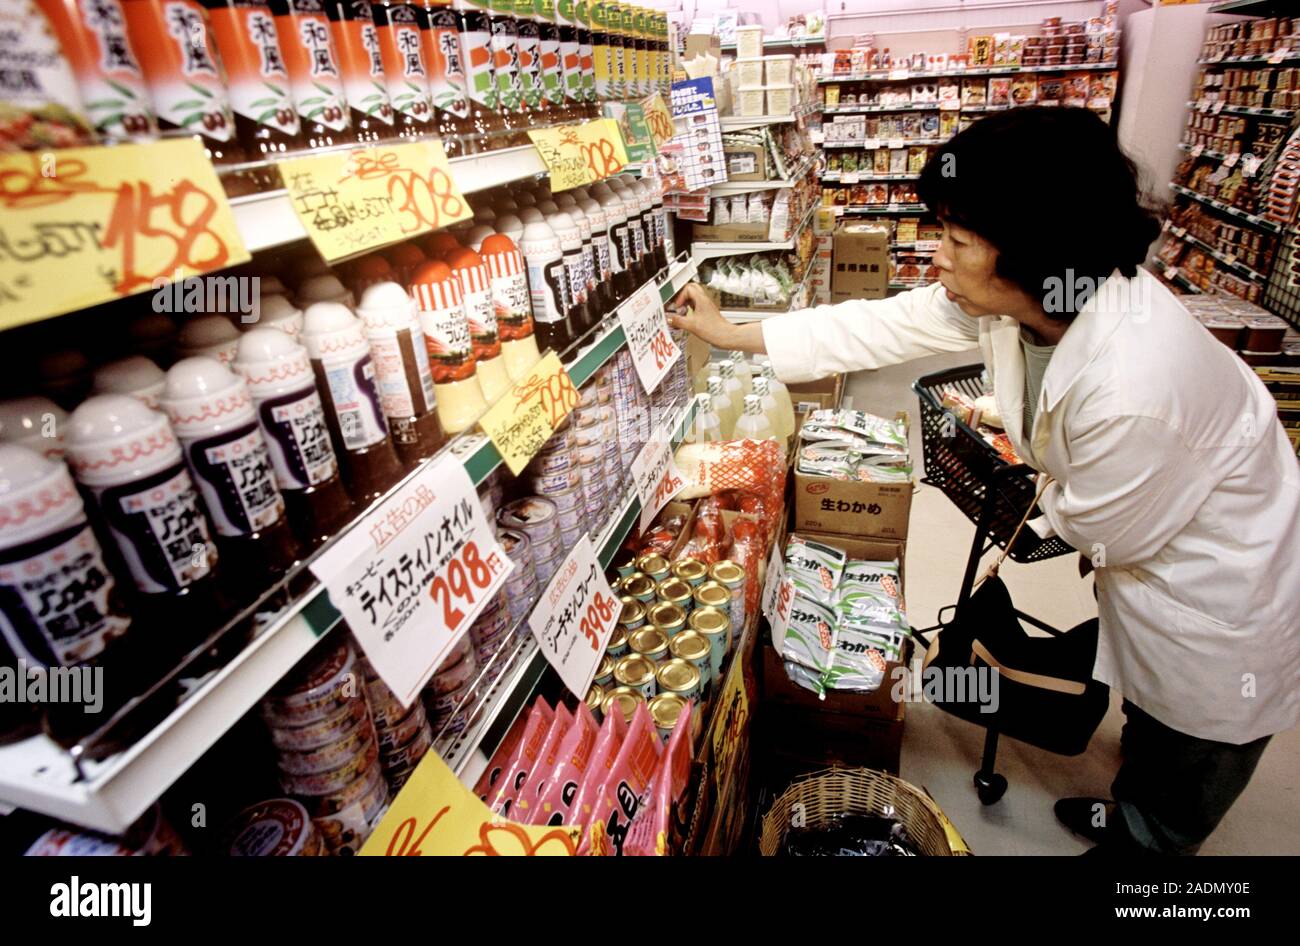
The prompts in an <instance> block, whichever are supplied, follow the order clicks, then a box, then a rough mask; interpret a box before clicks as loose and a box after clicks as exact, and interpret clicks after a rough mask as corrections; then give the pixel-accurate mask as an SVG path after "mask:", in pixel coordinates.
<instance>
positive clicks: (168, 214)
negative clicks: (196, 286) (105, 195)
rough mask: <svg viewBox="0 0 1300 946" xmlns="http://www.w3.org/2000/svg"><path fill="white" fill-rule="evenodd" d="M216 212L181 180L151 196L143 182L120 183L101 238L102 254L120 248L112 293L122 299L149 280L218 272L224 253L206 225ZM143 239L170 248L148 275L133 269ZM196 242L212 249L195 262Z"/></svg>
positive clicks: (212, 200) (213, 201) (211, 199)
mask: <svg viewBox="0 0 1300 946" xmlns="http://www.w3.org/2000/svg"><path fill="white" fill-rule="evenodd" d="M216 212H217V201H216V198H214V197H213V196H212V195H211V194H209V193H207V192H206V191H203V190H201V189H199V187H198V186H197V185H195V184H194V183H193V182H191V181H181V182H180V183H178V184H176V185H175V187H173V188H172V189H171V190H169V191H166V192H164V193H162V194H154V192H153V188H152V187H150V186H149V184H148V183H147V182H145V181H139V182H137V183H135V184H131V183H123V184H121V185H120V186H119V187H118V188H117V199H116V200H114V202H113V209H112V211H111V212H110V214H109V218H108V225H107V226H106V227H105V228H104V238H103V247H104V249H106V250H111V249H115V248H118V247H120V248H121V253H122V257H121V259H122V268H121V272H120V273H118V280H117V284H116V285H115V286H114V287H113V288H114V289H116V290H117V292H119V293H121V294H123V295H127V294H130V293H132V292H137V291H139V290H141V289H145V288H147V287H149V286H151V285H153V282H154V280H155V279H159V278H163V277H170V276H171V275H172V274H173V273H175V271H176V270H178V269H191V270H195V271H198V272H205V271H207V270H210V269H220V268H221V267H222V266H224V265H225V264H226V261H227V260H228V259H229V258H230V251H229V249H228V248H227V247H226V244H225V241H224V240H222V239H221V237H219V236H218V235H217V234H216V233H215V232H214V231H213V230H212V228H211V226H210V225H211V223H212V219H213V217H214V216H216ZM143 240H166V241H168V242H170V243H171V244H172V255H171V257H170V258H169V259H167V260H166V261H165V262H164V263H163V264H162V265H160V266H159V267H158V268H157V269H156V270H155V271H153V272H147V271H146V272H140V271H138V270H137V269H136V266H137V257H138V256H139V255H140V254H141V252H142V247H141V241H143ZM201 240H203V241H205V242H206V243H207V244H208V245H211V246H212V248H213V249H212V254H211V255H210V256H207V257H196V253H197V252H198V250H197V248H196V245H197V244H198V243H199V242H200V241H201Z"/></svg>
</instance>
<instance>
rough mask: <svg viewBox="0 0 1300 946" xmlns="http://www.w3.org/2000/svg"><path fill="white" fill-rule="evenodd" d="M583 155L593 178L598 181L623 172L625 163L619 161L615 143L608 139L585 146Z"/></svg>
mask: <svg viewBox="0 0 1300 946" xmlns="http://www.w3.org/2000/svg"><path fill="white" fill-rule="evenodd" d="M582 153H583V155H584V156H585V157H586V159H587V167H588V168H589V169H590V170H591V173H592V176H593V177H595V178H596V180H598V181H599V180H602V179H603V178H606V177H609V176H610V175H611V174H617V173H618V172H619V171H621V170H623V163H622V162H621V161H619V159H618V153H617V152H616V151H615V149H614V142H612V141H610V140H609V139H608V138H601V139H600V140H598V141H593V142H590V143H589V144H584V145H583V146H582Z"/></svg>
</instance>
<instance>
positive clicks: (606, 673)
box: [594, 650, 614, 686]
mask: <svg viewBox="0 0 1300 946" xmlns="http://www.w3.org/2000/svg"><path fill="white" fill-rule="evenodd" d="M613 679H614V658H613V657H611V656H610V654H609V651H608V650H607V651H605V654H604V656H602V657H601V658H600V663H599V664H597V665H596V676H595V678H594V682H596V683H597V684H599V685H600V686H608V685H609V682H610V681H611V680H613Z"/></svg>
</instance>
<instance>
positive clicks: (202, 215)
mask: <svg viewBox="0 0 1300 946" xmlns="http://www.w3.org/2000/svg"><path fill="white" fill-rule="evenodd" d="M0 210H2V211H3V214H0V329H4V328H9V327H11V326H14V325H21V324H23V323H26V322H35V321H38V320H40V319H43V318H47V317H48V316H51V315H58V314H60V313H63V312H70V311H72V310H74V309H82V308H85V307H86V306H91V305H98V304H99V303H102V302H108V301H110V300H112V299H117V298H120V297H122V296H129V295H132V294H134V293H137V292H143V291H145V290H147V289H160V288H162V287H163V286H165V285H166V284H167V283H169V282H171V281H172V280H179V279H183V278H185V277H188V276H194V275H197V274H199V273H206V272H210V271H212V270H216V269H223V268H225V267H227V266H233V265H235V264H237V263H244V262H247V261H248V258H249V256H248V251H247V250H246V249H245V248H244V243H243V241H242V240H241V239H240V237H239V231H238V230H237V229H236V228H235V219H234V217H233V215H232V214H231V212H230V205H229V204H228V203H227V202H226V195H225V192H224V191H223V190H222V189H221V182H220V181H219V180H218V179H217V174H216V172H215V171H214V170H213V169H212V164H211V163H210V162H209V161H208V159H207V157H206V156H205V155H204V153H203V146H202V145H200V144H199V142H198V141H197V140H195V139H192V138H185V139H181V140H177V141H158V142H154V143H152V144H140V145H115V146H113V147H111V148H68V149H66V150H61V151H48V152H44V153H37V152H28V153H21V154H5V155H0Z"/></svg>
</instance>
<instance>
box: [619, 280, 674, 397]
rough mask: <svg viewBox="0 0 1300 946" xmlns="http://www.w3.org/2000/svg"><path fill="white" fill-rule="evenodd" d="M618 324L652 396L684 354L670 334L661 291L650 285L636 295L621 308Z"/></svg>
mask: <svg viewBox="0 0 1300 946" xmlns="http://www.w3.org/2000/svg"><path fill="white" fill-rule="evenodd" d="M618 320H619V322H620V323H622V325H623V334H625V335H626V336H627V347H628V351H630V352H631V353H632V363H633V364H634V365H636V373H637V377H638V378H640V379H641V386H642V387H643V388H645V391H646V393H647V394H651V393H653V392H654V389H655V388H657V387H658V386H659V382H660V381H662V380H663V379H664V376H665V375H666V374H668V372H669V370H670V369H671V368H672V366H673V365H675V364H676V363H677V359H678V358H680V357H681V356H682V350H681V349H680V348H678V347H677V345H676V344H675V343H674V342H673V340H672V337H671V336H670V335H669V334H668V321H667V319H665V318H664V304H663V300H662V299H661V298H660V297H659V287H658V286H656V285H654V284H653V283H647V284H646V285H644V286H642V287H641V288H640V289H638V290H637V291H636V292H635V293H633V294H632V296H631V297H630V298H629V299H628V300H627V301H626V302H624V303H623V304H622V305H621V306H619V309H618Z"/></svg>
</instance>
